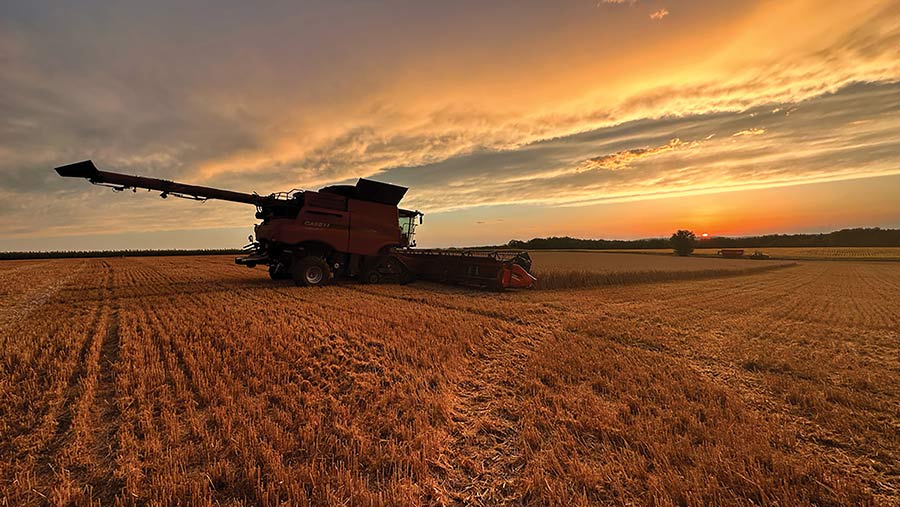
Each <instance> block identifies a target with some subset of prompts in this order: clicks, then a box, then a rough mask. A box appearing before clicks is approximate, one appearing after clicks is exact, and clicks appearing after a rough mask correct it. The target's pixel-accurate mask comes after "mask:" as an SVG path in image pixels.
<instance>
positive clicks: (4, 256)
mask: <svg viewBox="0 0 900 507" xmlns="http://www.w3.org/2000/svg"><path fill="white" fill-rule="evenodd" d="M239 253H242V250H238V249H234V248H226V249H209V250H94V251H86V250H66V251H56V252H0V260H16V259H70V258H76V257H78V258H81V257H164V256H177V255H226V254H239Z"/></svg>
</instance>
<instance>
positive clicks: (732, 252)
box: [717, 248, 744, 259]
mask: <svg viewBox="0 0 900 507" xmlns="http://www.w3.org/2000/svg"><path fill="white" fill-rule="evenodd" d="M717 254H718V255H719V257H727V258H729V259H737V258H739V257H743V256H744V250H743V249H740V248H723V249H721V250H719V251H718V252H717Z"/></svg>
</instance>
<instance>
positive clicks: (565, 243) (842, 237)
mask: <svg viewBox="0 0 900 507" xmlns="http://www.w3.org/2000/svg"><path fill="white" fill-rule="evenodd" d="M506 246H508V247H509V248H517V249H518V248H521V249H525V250H570V249H590V250H615V249H639V248H671V247H672V243H671V242H670V239H669V238H650V239H635V240H621V239H578V238H570V237H568V236H565V237H550V238H534V239H530V240H528V241H520V240H515V239H514V240H512V241H510V242H509V243H507V245H506ZM695 246H697V247H698V248H766V247H829V246H833V247H848V246H866V247H876V246H880V247H890V246H894V247H900V229H881V228H879V227H873V228H857V229H841V230H839V231H834V232H829V233H822V234H767V235H765V236H745V237H739V238H729V237H724V236H716V237H710V238H705V239H703V240H699V241H697V242H696V243H695Z"/></svg>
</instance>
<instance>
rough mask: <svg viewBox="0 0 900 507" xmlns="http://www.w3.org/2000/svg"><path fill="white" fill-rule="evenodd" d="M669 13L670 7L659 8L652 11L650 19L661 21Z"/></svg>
mask: <svg viewBox="0 0 900 507" xmlns="http://www.w3.org/2000/svg"><path fill="white" fill-rule="evenodd" d="M668 15H669V9H659V10H656V11H653V12H651V13H650V19H652V20H654V21H659V20H661V19H662V18H664V17H666V16H668Z"/></svg>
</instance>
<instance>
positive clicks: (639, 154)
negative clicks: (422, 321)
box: [582, 137, 700, 171]
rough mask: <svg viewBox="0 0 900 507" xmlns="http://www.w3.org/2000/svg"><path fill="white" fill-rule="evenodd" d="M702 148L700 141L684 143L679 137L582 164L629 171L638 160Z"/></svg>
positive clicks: (589, 166) (585, 167)
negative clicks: (676, 151)
mask: <svg viewBox="0 0 900 507" xmlns="http://www.w3.org/2000/svg"><path fill="white" fill-rule="evenodd" d="M699 146H700V141H688V142H684V141H682V140H681V139H678V138H677V137H676V138H674V139H672V140H670V141H669V142H668V143H666V144H664V145H662V146H655V147H651V148H632V149H630V150H622V151H618V152H616V153H613V154H610V155H604V156H602V157H594V158H591V159H588V160H586V161H585V162H584V163H582V167H583V168H584V169H606V170H609V171H616V170H619V169H627V168H628V167H630V166H631V164H632V163H633V162H635V161H637V160H640V159H644V158H647V157H652V156H654V155H660V154H663V153H666V152H670V151H675V150H684V149H691V148H696V147H699Z"/></svg>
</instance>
